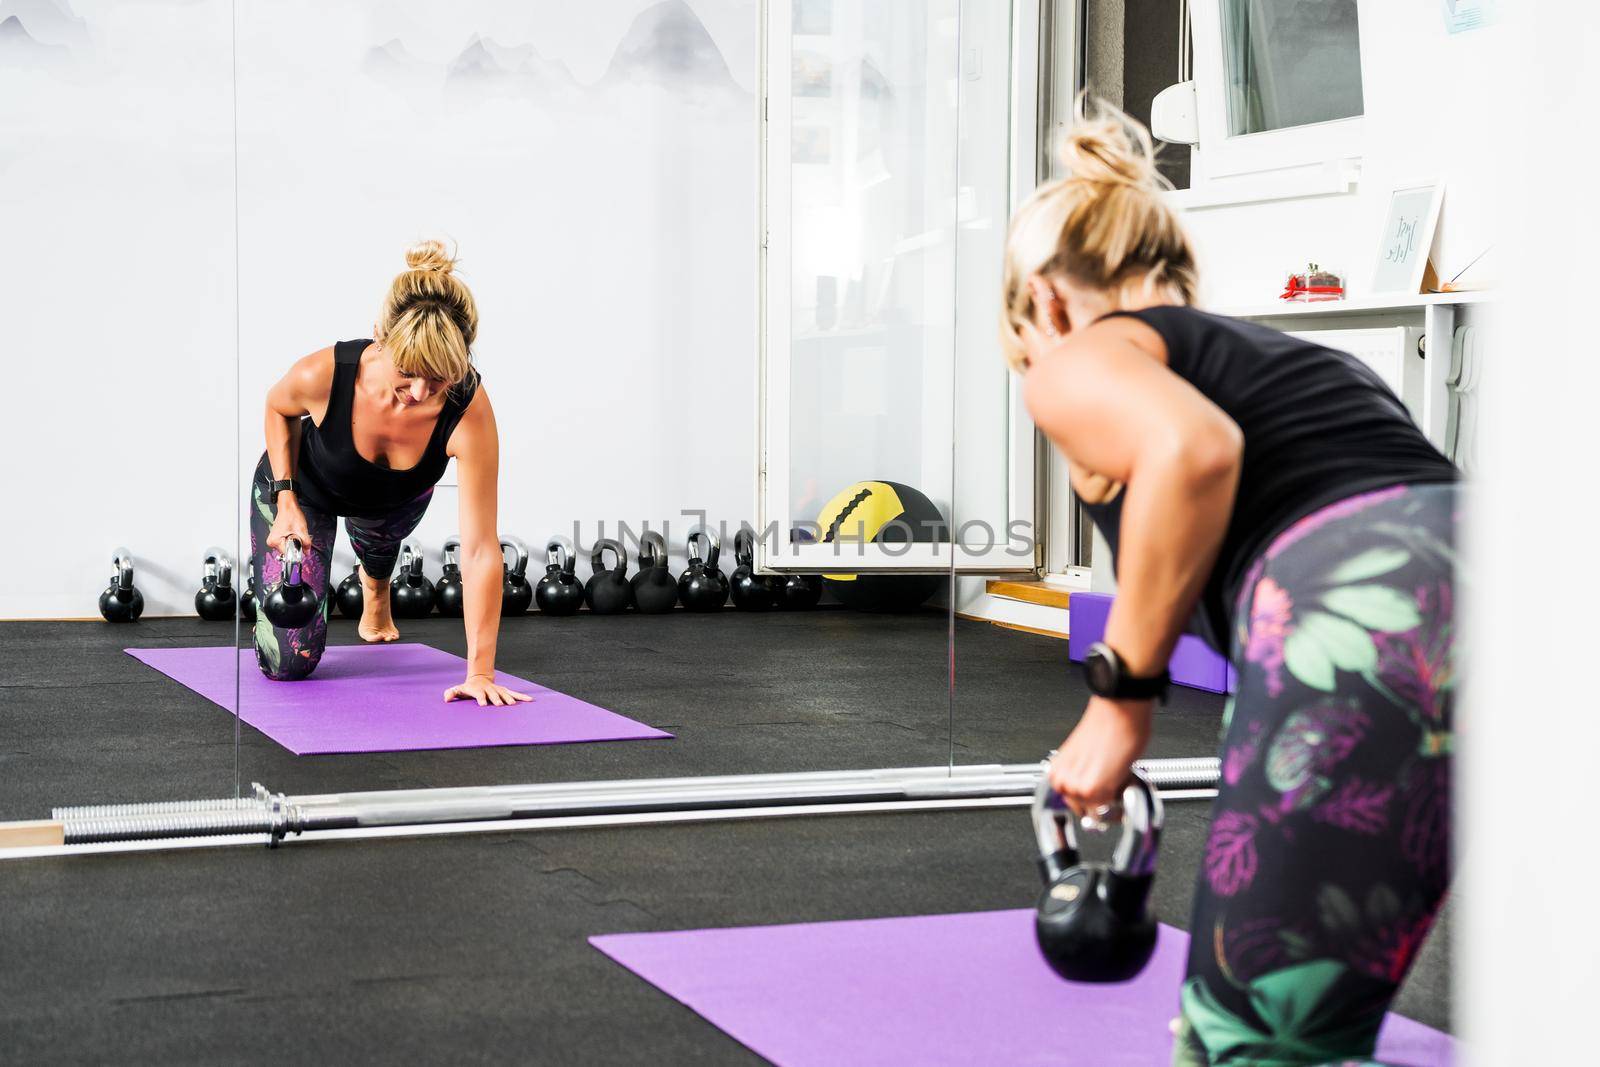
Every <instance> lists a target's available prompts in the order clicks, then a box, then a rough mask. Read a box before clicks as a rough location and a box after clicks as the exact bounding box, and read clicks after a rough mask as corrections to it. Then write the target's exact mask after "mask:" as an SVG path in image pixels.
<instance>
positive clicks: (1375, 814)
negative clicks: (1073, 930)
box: [1001, 109, 1457, 1064]
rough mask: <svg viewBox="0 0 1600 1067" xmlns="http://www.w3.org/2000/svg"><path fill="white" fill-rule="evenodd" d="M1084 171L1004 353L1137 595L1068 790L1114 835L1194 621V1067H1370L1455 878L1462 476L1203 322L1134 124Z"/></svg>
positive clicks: (1022, 273)
mask: <svg viewBox="0 0 1600 1067" xmlns="http://www.w3.org/2000/svg"><path fill="white" fill-rule="evenodd" d="M1108 111H1109V109H1108ZM1064 151H1065V160H1064V162H1065V164H1066V170H1067V177H1065V178H1064V179H1061V180H1059V181H1055V182H1051V183H1048V184H1047V185H1045V186H1042V187H1040V189H1038V190H1037V191H1036V192H1035V193H1034V194H1033V196H1032V197H1031V198H1030V199H1029V200H1028V201H1027V203H1025V204H1024V205H1023V207H1022V208H1021V209H1020V210H1019V211H1018V213H1017V216H1016V217H1015V219H1013V221H1012V227H1011V232H1010V235H1009V238H1008V242H1007V254H1006V276H1005V282H1004V301H1005V312H1004V316H1003V322H1002V329H1001V339H1002V344H1003V346H1004V348H1005V350H1006V353H1007V356H1008V358H1009V359H1010V360H1011V362H1012V364H1013V366H1014V367H1015V368H1016V369H1017V370H1018V371H1019V372H1020V373H1022V374H1023V375H1024V376H1025V379H1024V386H1023V395H1024V398H1025V400H1026V403H1027V405H1028V410H1029V412H1030V413H1031V414H1032V416H1033V418H1034V420H1035V422H1036V424H1037V425H1038V426H1039V428H1040V430H1042V431H1043V432H1044V433H1045V435H1046V436H1048V437H1049V438H1050V440H1051V441H1052V442H1053V443H1054V444H1055V445H1056V446H1057V447H1058V448H1059V449H1060V450H1061V452H1062V453H1063V454H1064V455H1065V456H1066V457H1067V459H1068V460H1069V462H1070V468H1071V477H1072V482H1073V486H1074V488H1075V490H1076V491H1077V493H1078V495H1079V497H1080V498H1081V499H1082V500H1084V501H1085V503H1086V504H1088V506H1089V511H1090V513H1091V515H1092V517H1093V519H1094V521H1095V524H1096V525H1097V527H1098V528H1099V529H1100V530H1101V532H1102V533H1104V535H1105V537H1106V539H1107V541H1108V542H1109V544H1110V546H1111V548H1112V552H1113V557H1114V561H1115V566H1116V571H1117V577H1118V592H1117V596H1116V599H1115V601H1114V604H1113V607H1112V610H1111V614H1110V617H1109V620H1108V623H1107V626H1106V630H1105V636H1104V640H1103V642H1101V643H1099V644H1097V645H1096V646H1095V647H1094V649H1093V650H1092V651H1091V652H1090V655H1089V659H1088V661H1087V662H1086V664H1085V666H1086V672H1085V673H1086V676H1087V681H1088V685H1089V689H1090V692H1091V693H1092V694H1093V695H1092V696H1091V698H1090V699H1089V701H1088V705H1087V707H1086V708H1085V709H1084V712H1083V714H1082V716H1081V717H1080V718H1079V720H1078V722H1077V724H1076V725H1075V726H1074V727H1073V729H1072V731H1071V733H1070V735H1069V736H1068V737H1067V739H1066V741H1064V742H1063V743H1062V745H1061V746H1060V748H1059V749H1058V751H1057V752H1056V754H1055V755H1054V757H1053V758H1052V760H1051V763H1050V769H1049V778H1050V781H1051V783H1052V785H1053V786H1054V787H1055V789H1056V790H1057V791H1058V792H1059V793H1060V794H1061V795H1062V796H1063V798H1064V799H1065V800H1066V801H1067V803H1068V804H1069V806H1070V807H1072V809H1073V810H1074V811H1075V812H1077V813H1078V814H1079V816H1080V817H1083V818H1085V819H1086V820H1087V821H1089V822H1093V821H1095V820H1099V819H1104V818H1108V817H1109V816H1110V814H1111V812H1112V811H1113V810H1114V809H1113V807H1112V805H1114V804H1115V802H1116V801H1117V800H1118V798H1119V797H1120V794H1121V790H1122V786H1123V784H1124V783H1125V782H1126V780H1127V778H1128V774H1129V766H1130V764H1131V763H1132V761H1133V760H1134V759H1136V758H1138V757H1139V756H1140V755H1141V754H1142V753H1143V751H1144V749H1145V746H1146V743H1147V742H1148V740H1149V738H1150V735H1151V733H1152V731H1153V729H1155V728H1156V723H1155V718H1154V710H1155V699H1153V697H1156V696H1158V695H1160V694H1164V692H1165V687H1166V684H1167V679H1166V666H1167V662H1168V659H1169V657H1170V656H1171V655H1172V651H1173V647H1174V645H1175V644H1176V642H1177V639H1178V637H1179V635H1180V634H1181V633H1182V632H1183V631H1184V629H1185V627H1186V624H1187V625H1190V626H1192V628H1193V629H1194V630H1195V631H1196V632H1198V633H1199V634H1201V635H1202V636H1203V637H1204V638H1205V639H1206V640H1207V641H1209V642H1211V643H1212V644H1213V646H1214V647H1216V648H1218V649H1219V650H1222V651H1224V652H1226V653H1229V654H1230V655H1231V657H1232V661H1233V666H1234V668H1235V671H1236V672H1237V675H1238V683H1237V692H1236V693H1235V694H1234V696H1233V697H1232V698H1230V701H1229V704H1228V706H1227V710H1226V713H1225V716H1224V723H1223V734H1222V739H1221V742H1222V743H1221V759H1222V781H1221V783H1220V787H1219V795H1218V798H1217V801H1216V804H1215V806H1214V808H1213V812H1212V826H1211V833H1210V837H1209V839H1208V841H1207V844H1206V851H1205V856H1204V862H1203V864H1202V870H1201V872H1200V876H1199V880H1198V884H1197V886H1196V892H1195V902H1194V911H1193V914H1192V917H1191V924H1190V935H1191V941H1190V956H1189V965H1188V972H1187V975H1186V978H1185V981H1184V985H1183V989H1182V992H1181V998H1180V1005H1181V1012H1182V1025H1181V1028H1180V1033H1179V1035H1178V1039H1177V1041H1176V1042H1175V1045H1174V1049H1173V1060H1174V1062H1175V1063H1180V1064H1220V1063H1273V1064H1299V1063H1306V1064H1313V1063H1318V1064H1320V1063H1325V1062H1328V1061H1333V1060H1344V1059H1357V1060H1364V1059H1367V1058H1369V1057H1370V1056H1371V1055H1372V1053H1373V1049H1374V1046H1375V1043H1376V1039H1377V1033H1378V1028H1379V1025H1380V1024H1381V1023H1382V1021H1383V1017H1384V1014H1385V1011H1386V1009H1387V1007H1388V1004H1389V1002H1390V1000H1391V999H1392V998H1393V996H1394V993H1395V991H1396V989H1397V987H1398V985H1399V982H1400V981H1401V979H1402V978H1403V977H1404V976H1405V974H1406V971H1407V970H1408V969H1409V967H1410V965H1411V962H1412V960H1413V959H1414V958H1415V955H1416V952H1417V950H1418V948H1419V947H1420V945H1421V942H1422V940H1423V937H1424V936H1425V934H1426V933H1427V931H1428V929H1429V927H1430V925H1431V923H1432V922H1433V919H1434V916H1435V914H1436V912H1437V909H1438V907H1439V905H1440V903H1441V901H1442V899H1443V897H1444V894H1445V891H1446V888H1447V886H1448V883H1449V878H1450V856H1449V840H1450V767H1451V758H1450V753H1451V750H1452V747H1453V732H1452V710H1453V703H1454V677H1455V675H1454V669H1453V658H1454V636H1453V635H1454V623H1453V616H1452V607H1453V599H1454V580H1455V571H1454V541H1455V527H1456V510H1457V493H1456V486H1455V481H1456V471H1455V469H1454V468H1453V467H1452V466H1451V464H1450V463H1449V462H1448V461H1447V460H1446V459H1445V458H1444V457H1443V456H1442V455H1441V454H1440V453H1439V452H1438V450H1437V449H1435V448H1434V447H1433V445H1432V444H1431V443H1430V442H1429V441H1428V440H1427V438H1426V437H1425V436H1424V435H1423V434H1422V433H1421V431H1419V430H1418V429H1417V427H1416V426H1415V425H1414V424H1413V423H1412V421H1411V419H1410V418H1409V416H1408V415H1407V413H1406V410H1405V408H1404V406H1403V405H1402V404H1401V403H1400V401H1399V400H1398V399H1396V398H1395V396H1394V395H1393V394H1392V393H1391V392H1390V391H1389V390H1388V389H1387V388H1386V387H1385V386H1384V384H1383V382H1382V381H1381V380H1380V379H1379V378H1378V377H1377V376H1376V375H1375V374H1374V373H1373V372H1372V371H1370V370H1369V369H1368V368H1366V367H1365V366H1364V365H1362V364H1361V363H1360V362H1359V361H1357V360H1356V359H1354V358H1353V357H1351V356H1349V355H1346V354H1345V353H1342V352H1336V351H1333V350H1330V349H1327V348H1323V347H1321V346H1318V345H1314V344H1310V343H1308V342H1305V341H1301V340H1298V339H1296V338H1292V337H1289V336H1286V335H1284V334H1280V333H1277V332H1275V331H1272V330H1268V329H1265V328H1262V327H1259V326H1254V325H1250V324H1246V323H1241V322H1235V321H1232V320H1230V319H1226V318H1223V317H1220V316H1216V315H1208V314H1206V313H1204V312H1201V311H1198V310H1196V309H1194V308H1193V307H1191V306H1189V305H1190V304H1192V303H1193V300H1194V296H1195V291H1196V288H1197V274H1196V270H1195V261H1194V257H1193V255H1192V252H1191V250H1190V247H1189V243H1188V240H1187V237H1186V236H1185V234H1184V232H1183V229H1182V227H1181V225H1180V224H1179V222H1178V220H1177V218H1176V216H1175V214H1174V213H1173V212H1172V210H1171V209H1170V208H1169V207H1168V206H1167V205H1166V203H1165V202H1164V200H1163V199H1162V198H1161V195H1160V187H1159V179H1158V178H1157V177H1156V174H1155V171H1154V167H1153V164H1152V163H1151V153H1150V142H1149V135H1148V134H1147V133H1146V132H1145V131H1144V130H1143V129H1142V128H1141V127H1139V126H1138V125H1137V124H1136V123H1133V122H1132V120H1129V119H1127V118H1126V116H1122V115H1120V114H1119V113H1116V112H1110V114H1109V116H1108V117H1105V118H1101V119H1099V120H1096V121H1086V120H1084V119H1083V118H1082V117H1080V120H1079V123H1078V125H1077V126H1076V127H1075V128H1074V129H1072V130H1071V131H1070V132H1069V133H1068V135H1067V138H1066V142H1065V145H1064Z"/></svg>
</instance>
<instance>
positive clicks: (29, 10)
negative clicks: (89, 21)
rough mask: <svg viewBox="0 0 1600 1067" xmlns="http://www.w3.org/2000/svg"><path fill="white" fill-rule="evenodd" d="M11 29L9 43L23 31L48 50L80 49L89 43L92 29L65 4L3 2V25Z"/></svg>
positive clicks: (58, 1)
mask: <svg viewBox="0 0 1600 1067" xmlns="http://www.w3.org/2000/svg"><path fill="white" fill-rule="evenodd" d="M13 21H15V23H16V26H15V27H12V28H8V29H7V31H6V33H7V39H9V40H15V39H16V37H15V34H16V33H17V31H18V30H21V31H22V32H23V33H24V34H25V35H26V36H27V37H28V39H29V40H31V41H33V42H35V43H36V44H41V45H45V46H46V47H49V46H55V47H58V48H69V49H70V48H77V47H80V46H82V45H86V44H88V43H89V29H88V27H87V26H86V25H85V24H84V21H83V19H81V18H79V17H78V16H76V15H74V14H73V13H72V6H71V5H70V4H68V3H66V2H65V0H0V24H10V23H12V22H13Z"/></svg>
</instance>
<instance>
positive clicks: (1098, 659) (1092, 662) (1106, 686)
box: [1083, 644, 1119, 695]
mask: <svg viewBox="0 0 1600 1067" xmlns="http://www.w3.org/2000/svg"><path fill="white" fill-rule="evenodd" d="M1083 673H1084V677H1085V678H1086V679H1087V680H1088V682H1089V690H1090V691H1091V692H1093V693H1097V694H1102V695H1103V694H1106V693H1110V692H1112V691H1113V690H1115V689H1116V687H1117V674H1118V673H1119V672H1118V670H1117V660H1116V656H1115V655H1113V654H1112V652H1111V650H1110V649H1108V648H1106V647H1105V646H1103V645H1098V644H1097V645H1095V646H1094V647H1093V648H1091V649H1089V654H1088V655H1087V656H1085V657H1084V658H1083Z"/></svg>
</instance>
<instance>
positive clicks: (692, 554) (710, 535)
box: [685, 522, 722, 570]
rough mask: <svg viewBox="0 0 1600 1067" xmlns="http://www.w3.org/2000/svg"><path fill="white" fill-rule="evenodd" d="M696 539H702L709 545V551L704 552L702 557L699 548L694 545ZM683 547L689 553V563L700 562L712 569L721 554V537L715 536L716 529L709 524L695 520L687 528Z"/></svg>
mask: <svg viewBox="0 0 1600 1067" xmlns="http://www.w3.org/2000/svg"><path fill="white" fill-rule="evenodd" d="M696 541H704V542H705V543H706V544H707V545H709V546H710V551H709V552H707V553H706V555H705V558H704V559H702V558H701V556H700V550H699V549H698V548H696V547H695V542H696ZM685 547H686V548H687V550H688V553H689V562H690V563H700V564H703V565H704V566H705V568H706V569H707V570H712V569H714V568H715V567H716V565H717V557H718V556H720V555H721V554H722V538H721V537H719V536H717V531H716V530H714V529H712V528H711V527H710V526H707V525H706V524H705V523H703V522H697V523H695V524H694V526H692V527H690V529H689V537H688V540H687V541H686V542H685Z"/></svg>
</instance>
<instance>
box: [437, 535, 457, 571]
mask: <svg viewBox="0 0 1600 1067" xmlns="http://www.w3.org/2000/svg"><path fill="white" fill-rule="evenodd" d="M439 562H441V563H442V564H444V566H446V567H449V566H456V567H459V566H461V536H460V535H459V534H454V535H452V536H451V537H450V539H449V540H447V541H446V542H445V543H444V550H443V551H442V552H440V553H439Z"/></svg>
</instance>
